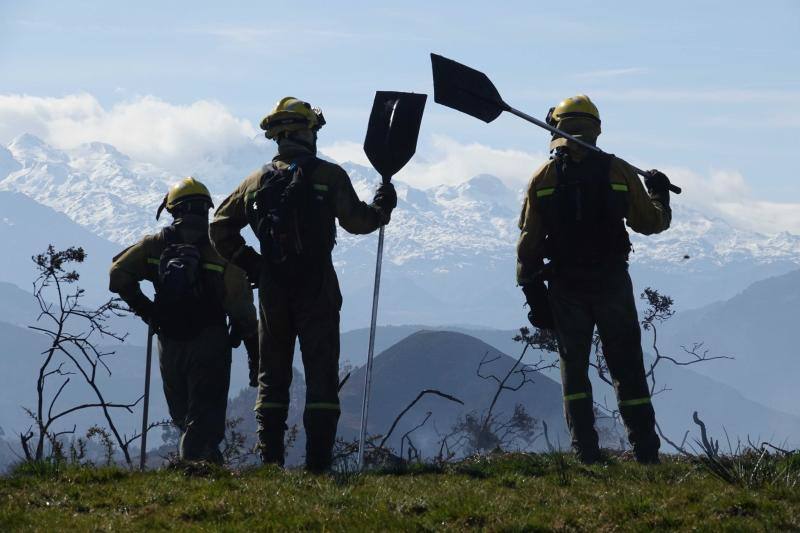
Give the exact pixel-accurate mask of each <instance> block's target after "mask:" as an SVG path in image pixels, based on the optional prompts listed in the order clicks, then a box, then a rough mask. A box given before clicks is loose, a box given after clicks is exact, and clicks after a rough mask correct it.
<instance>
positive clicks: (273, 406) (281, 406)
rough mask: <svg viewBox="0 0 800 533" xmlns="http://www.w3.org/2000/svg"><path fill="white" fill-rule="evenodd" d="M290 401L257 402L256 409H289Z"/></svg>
mask: <svg viewBox="0 0 800 533" xmlns="http://www.w3.org/2000/svg"><path fill="white" fill-rule="evenodd" d="M288 408H289V404H288V403H277V402H257V403H256V408H255V410H256V411H257V410H259V409H288Z"/></svg>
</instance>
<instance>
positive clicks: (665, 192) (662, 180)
mask: <svg viewBox="0 0 800 533" xmlns="http://www.w3.org/2000/svg"><path fill="white" fill-rule="evenodd" d="M644 185H645V187H647V192H648V193H650V198H652V199H653V200H658V201H659V202H661V203H662V204H664V207H669V186H670V182H669V178H668V177H667V175H666V174H664V173H663V172H659V171H658V170H655V169H653V170H648V171H647V172H646V173H645V176H644Z"/></svg>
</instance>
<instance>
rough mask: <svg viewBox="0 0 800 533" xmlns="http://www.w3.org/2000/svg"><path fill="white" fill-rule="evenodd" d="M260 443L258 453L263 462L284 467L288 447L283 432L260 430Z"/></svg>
mask: <svg viewBox="0 0 800 533" xmlns="http://www.w3.org/2000/svg"><path fill="white" fill-rule="evenodd" d="M258 438H259V444H258V446H257V448H258V453H259V455H260V456H261V462H262V463H264V464H265V465H269V464H272V465H278V466H280V467H283V464H284V460H285V456H286V449H285V446H284V441H283V432H282V431H281V432H278V433H266V432H259V434H258Z"/></svg>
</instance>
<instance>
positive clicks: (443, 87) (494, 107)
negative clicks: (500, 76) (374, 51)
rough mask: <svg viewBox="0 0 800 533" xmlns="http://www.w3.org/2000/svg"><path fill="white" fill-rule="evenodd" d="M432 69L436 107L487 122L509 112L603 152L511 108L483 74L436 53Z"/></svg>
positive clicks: (675, 189)
mask: <svg viewBox="0 0 800 533" xmlns="http://www.w3.org/2000/svg"><path fill="white" fill-rule="evenodd" d="M431 66H432V67H433V99H434V101H435V102H436V103H437V104H442V105H444V106H447V107H450V108H452V109H455V110H457V111H461V112H462V113H466V114H467V115H471V116H473V117H475V118H479V119H481V120H482V121H484V122H487V123H488V122H491V121H493V120H494V119H496V118H497V117H499V116H500V113H502V112H503V111H508V112H509V113H511V114H512V115H516V116H518V117H520V118H522V119H524V120H527V121H528V122H532V123H533V124H536V125H537V126H539V127H540V128H544V129H546V130H547V131H549V132H551V133H555V134H557V135H560V136H561V137H564V138H565V139H569V140H570V141H572V142H575V143H577V144H579V145H581V146H583V147H584V148H588V149H589V150H592V151H594V152H598V153H601V154H604V153H605V152H603V151H602V150H601V149H600V148H598V147H596V146H594V145H593V144H589V143H587V142H585V141H582V140H581V139H578V138H577V137H574V136H572V135H570V134H569V133H566V132H564V131H561V130H560V129H558V128H556V127H554V126H551V125H550V124H548V123H547V122H544V121H541V120H539V119H537V118H534V117H532V116H530V115H528V114H527V113H523V112H522V111H520V110H518V109H514V108H513V107H511V106H510V105H508V104H507V103H505V102H504V101H503V99H502V98H501V97H500V93H499V92H497V88H496V87H495V86H494V84H493V83H492V81H491V80H490V79H489V78H488V77H487V76H486V74H484V73H483V72H479V71H477V70H475V69H474V68H470V67H468V66H466V65H462V64H461V63H458V62H456V61H453V60H452V59H447V58H446V57H442V56H440V55H436V54H431ZM631 166H632V167H633V170H635V171H636V173H637V174H639V175H640V176H647V174H648V173H647V172H645V171H644V170H641V169H639V168H636V167H634V166H633V165H631ZM669 190H670V191H672V192H674V193H675V194H680V193H681V188H680V187H678V186H677V185H673V184H670V185H669Z"/></svg>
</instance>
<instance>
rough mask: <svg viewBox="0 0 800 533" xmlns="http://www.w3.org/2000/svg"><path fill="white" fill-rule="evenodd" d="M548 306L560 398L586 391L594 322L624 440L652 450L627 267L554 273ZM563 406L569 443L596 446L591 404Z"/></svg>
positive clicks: (651, 419)
mask: <svg viewBox="0 0 800 533" xmlns="http://www.w3.org/2000/svg"><path fill="white" fill-rule="evenodd" d="M550 305H551V308H552V310H553V317H554V319H555V322H556V331H557V333H558V339H559V353H560V360H561V377H562V383H563V386H564V396H565V400H566V398H567V397H570V396H571V395H574V394H581V393H586V392H587V391H591V389H592V387H591V383H590V381H589V358H590V355H591V352H592V335H593V332H594V327H595V325H596V326H597V330H598V333H599V334H600V339H601V341H602V346H603V353H604V355H605V359H606V363H607V364H608V370H609V373H610V374H611V378H612V381H613V383H614V388H615V389H616V393H617V398H618V400H619V402H620V403H619V405H620V413H621V415H622V419H623V422H624V423H625V427H626V429H627V432H628V439H629V440H630V442H631V444H632V445H633V446H634V448H642V449H647V450H658V447H659V445H660V442H659V440H658V436H657V435H656V433H655V413H654V412H653V407H652V404H651V403H650V402H649V397H650V396H649V393H650V391H649V388H648V385H647V379H646V377H645V370H644V361H643V356H642V348H641V331H640V329H639V320H638V316H637V313H636V305H635V302H634V299H633V287H632V285H631V281H630V277H629V275H628V272H627V270H626V269H624V268H621V267H613V268H606V269H604V270H600V269H598V270H594V271H592V270H589V269H586V270H584V271H583V272H580V271H578V270H577V269H576V270H575V271H573V272H570V273H569V275H561V276H559V277H556V278H555V279H553V280H552V281H551V283H550ZM589 394H590V393H589ZM645 399H647V400H648V401H645ZM564 409H565V412H566V417H567V425H568V426H569V428H570V432H571V434H572V442H573V446H576V447H579V448H580V447H586V446H596V444H595V443H596V442H597V432H596V431H595V429H594V409H593V406H592V402H591V401H590V400H585V401H565V405H564Z"/></svg>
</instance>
